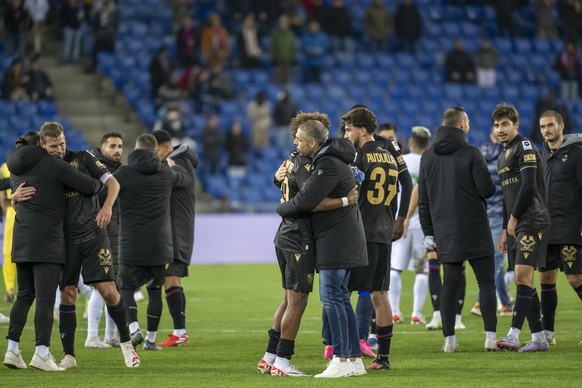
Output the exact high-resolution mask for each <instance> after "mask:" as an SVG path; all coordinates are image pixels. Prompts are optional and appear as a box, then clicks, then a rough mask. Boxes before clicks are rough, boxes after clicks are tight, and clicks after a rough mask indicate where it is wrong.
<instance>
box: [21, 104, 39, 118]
mask: <svg viewBox="0 0 582 388" xmlns="http://www.w3.org/2000/svg"><path fill="white" fill-rule="evenodd" d="M16 108H17V109H18V114H19V115H20V116H24V117H31V116H34V115H36V113H37V112H38V107H37V105H36V104H35V103H34V102H28V101H19V102H17V103H16Z"/></svg>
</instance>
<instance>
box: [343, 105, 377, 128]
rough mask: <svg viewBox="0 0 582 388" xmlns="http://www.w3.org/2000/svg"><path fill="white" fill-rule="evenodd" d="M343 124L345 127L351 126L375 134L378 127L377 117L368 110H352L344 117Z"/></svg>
mask: <svg viewBox="0 0 582 388" xmlns="http://www.w3.org/2000/svg"><path fill="white" fill-rule="evenodd" d="M342 122H343V123H344V124H345V125H348V124H351V125H353V126H356V127H359V128H366V131H367V132H368V133H374V131H375V130H376V127H377V126H378V122H377V121H376V115H375V114H374V112H372V111H371V110H369V109H367V108H356V109H352V110H351V111H349V112H348V113H346V114H345V115H343V116H342Z"/></svg>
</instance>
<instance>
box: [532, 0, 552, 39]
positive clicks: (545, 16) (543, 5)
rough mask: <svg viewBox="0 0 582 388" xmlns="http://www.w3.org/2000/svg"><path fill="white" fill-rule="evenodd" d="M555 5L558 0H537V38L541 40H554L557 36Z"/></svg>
mask: <svg viewBox="0 0 582 388" xmlns="http://www.w3.org/2000/svg"><path fill="white" fill-rule="evenodd" d="M555 3H556V0H535V3H534V6H535V10H536V19H537V37H538V38H540V39H553V38H555V37H556V35H557V33H556V21H555V20H554V12H553V8H554V4H555Z"/></svg>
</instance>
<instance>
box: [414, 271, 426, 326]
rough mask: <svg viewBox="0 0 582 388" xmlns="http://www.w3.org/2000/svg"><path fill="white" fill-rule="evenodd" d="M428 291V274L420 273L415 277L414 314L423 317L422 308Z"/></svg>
mask: <svg viewBox="0 0 582 388" xmlns="http://www.w3.org/2000/svg"><path fill="white" fill-rule="evenodd" d="M427 293H428V275H427V274H423V273H419V274H416V278H415V279H414V302H413V304H412V306H413V313H412V315H414V316H417V317H422V308H423V306H424V301H425V300H426V295H427Z"/></svg>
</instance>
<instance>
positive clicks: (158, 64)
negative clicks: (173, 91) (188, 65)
mask: <svg viewBox="0 0 582 388" xmlns="http://www.w3.org/2000/svg"><path fill="white" fill-rule="evenodd" d="M172 69H173V67H172V62H171V61H170V58H169V56H168V52H167V51H166V49H165V48H164V47H161V48H159V49H158V51H156V54H155V55H154V57H153V58H152V61H151V62H150V82H151V86H152V92H153V93H154V96H157V95H158V89H159V88H160V86H162V85H163V84H165V83H166V82H168V80H169V79H170V76H171V75H172Z"/></svg>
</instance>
